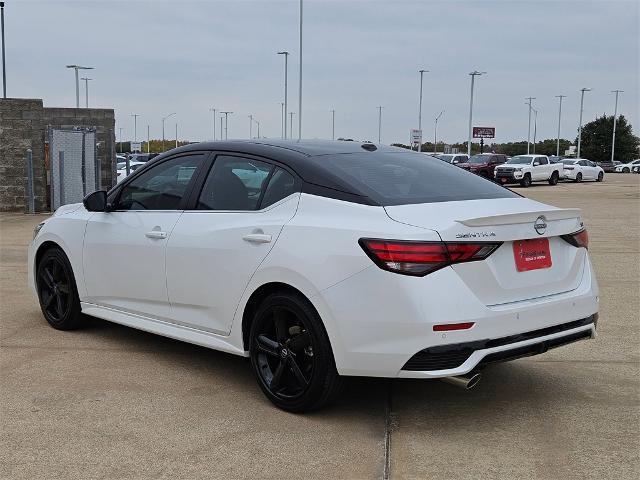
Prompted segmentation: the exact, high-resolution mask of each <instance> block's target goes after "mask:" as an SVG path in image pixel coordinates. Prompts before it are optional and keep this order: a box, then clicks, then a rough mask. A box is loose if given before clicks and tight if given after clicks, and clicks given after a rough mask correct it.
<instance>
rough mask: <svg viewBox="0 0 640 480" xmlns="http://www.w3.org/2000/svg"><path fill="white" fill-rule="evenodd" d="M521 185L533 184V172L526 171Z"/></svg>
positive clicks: (525, 186) (527, 186)
mask: <svg viewBox="0 0 640 480" xmlns="http://www.w3.org/2000/svg"><path fill="white" fill-rule="evenodd" d="M520 185H522V186H523V187H524V188H529V187H530V186H531V174H530V173H525V174H524V178H523V179H522V180H520Z"/></svg>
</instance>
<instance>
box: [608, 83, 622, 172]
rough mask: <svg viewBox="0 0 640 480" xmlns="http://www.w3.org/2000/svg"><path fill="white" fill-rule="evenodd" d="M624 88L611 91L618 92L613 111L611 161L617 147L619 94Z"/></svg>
mask: <svg viewBox="0 0 640 480" xmlns="http://www.w3.org/2000/svg"><path fill="white" fill-rule="evenodd" d="M623 92H624V90H612V91H611V93H615V94H616V108H615V110H614V111H613V138H612V139H611V163H613V154H614V153H615V149H616V122H617V120H618V118H617V117H618V94H620V93H623Z"/></svg>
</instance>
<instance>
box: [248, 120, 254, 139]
mask: <svg viewBox="0 0 640 480" xmlns="http://www.w3.org/2000/svg"><path fill="white" fill-rule="evenodd" d="M251 138H253V115H249V140H251Z"/></svg>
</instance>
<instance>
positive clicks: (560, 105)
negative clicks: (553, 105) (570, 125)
mask: <svg viewBox="0 0 640 480" xmlns="http://www.w3.org/2000/svg"><path fill="white" fill-rule="evenodd" d="M565 97H566V95H556V98H559V99H560V104H559V106H558V141H557V142H556V157H559V156H560V122H561V120H562V99H563V98H565Z"/></svg>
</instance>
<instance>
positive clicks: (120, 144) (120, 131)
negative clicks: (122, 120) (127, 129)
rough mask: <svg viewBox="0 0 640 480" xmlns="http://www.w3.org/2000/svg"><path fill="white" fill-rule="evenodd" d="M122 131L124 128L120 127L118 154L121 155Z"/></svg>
mask: <svg viewBox="0 0 640 480" xmlns="http://www.w3.org/2000/svg"><path fill="white" fill-rule="evenodd" d="M122 130H124V128H122V127H120V153H122Z"/></svg>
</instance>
